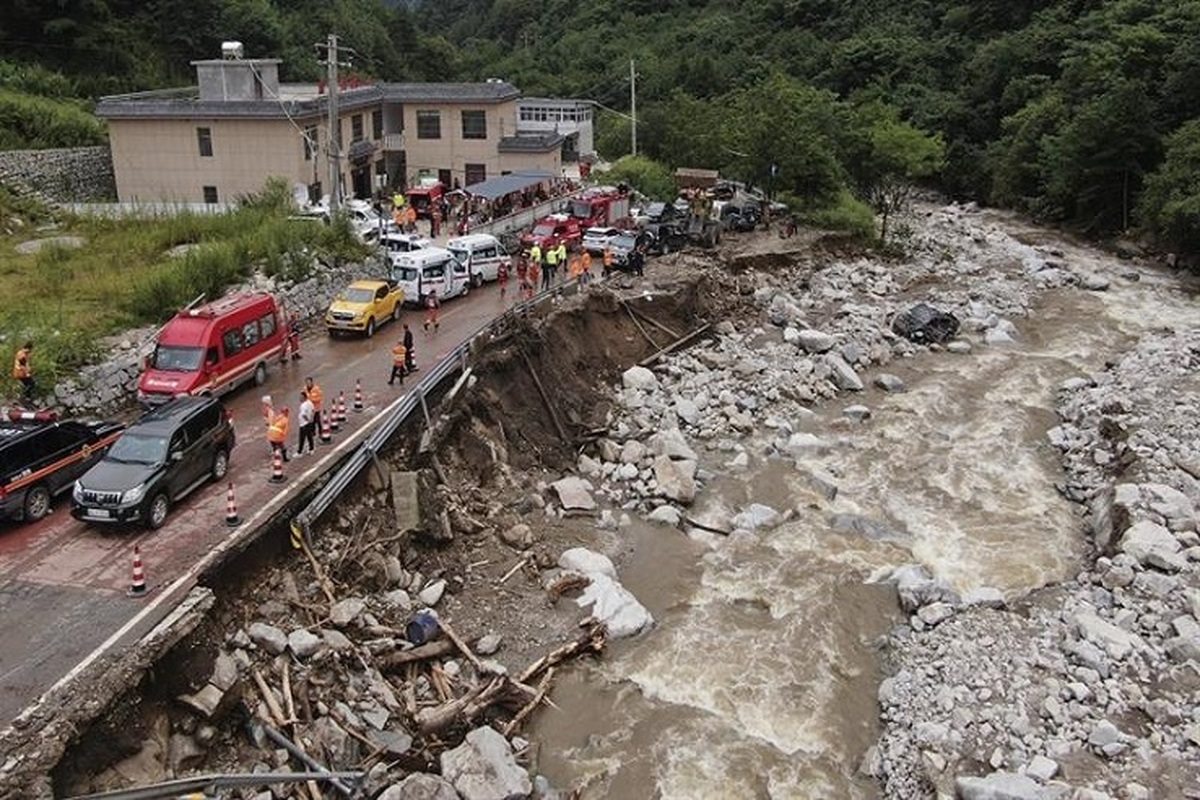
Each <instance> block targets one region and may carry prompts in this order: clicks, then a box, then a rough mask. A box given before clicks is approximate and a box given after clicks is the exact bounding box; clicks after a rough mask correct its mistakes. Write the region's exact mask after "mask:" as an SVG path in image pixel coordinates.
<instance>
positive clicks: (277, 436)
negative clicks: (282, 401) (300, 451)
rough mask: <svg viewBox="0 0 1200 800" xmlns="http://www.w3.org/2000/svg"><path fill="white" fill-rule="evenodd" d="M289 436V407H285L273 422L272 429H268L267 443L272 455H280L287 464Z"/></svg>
mask: <svg viewBox="0 0 1200 800" xmlns="http://www.w3.org/2000/svg"><path fill="white" fill-rule="evenodd" d="M287 435H288V407H287V406H284V407H283V408H281V409H280V410H279V413H278V414H276V415H275V417H274V419H272V420H271V425H270V427H268V428H267V441H268V442H269V443H270V445H271V453H272V454H274V453H279V455H280V457H282V458H283V460H284V461H285V462H286V461H287V460H288V454H287Z"/></svg>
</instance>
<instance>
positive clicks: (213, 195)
mask: <svg viewBox="0 0 1200 800" xmlns="http://www.w3.org/2000/svg"><path fill="white" fill-rule="evenodd" d="M204 202H206V203H216V202H217V187H215V186H205V187H204Z"/></svg>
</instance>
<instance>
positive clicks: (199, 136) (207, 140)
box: [196, 128, 213, 156]
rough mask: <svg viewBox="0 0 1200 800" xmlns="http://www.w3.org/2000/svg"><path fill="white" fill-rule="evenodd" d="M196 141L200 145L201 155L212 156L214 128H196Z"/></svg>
mask: <svg viewBox="0 0 1200 800" xmlns="http://www.w3.org/2000/svg"><path fill="white" fill-rule="evenodd" d="M196 140H197V141H198V142H199V143H200V155H201V156H212V154H213V149H212V128H196Z"/></svg>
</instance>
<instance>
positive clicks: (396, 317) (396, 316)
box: [392, 303, 400, 322]
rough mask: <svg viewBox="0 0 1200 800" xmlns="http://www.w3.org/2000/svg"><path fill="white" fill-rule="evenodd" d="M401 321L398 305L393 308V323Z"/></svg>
mask: <svg viewBox="0 0 1200 800" xmlns="http://www.w3.org/2000/svg"><path fill="white" fill-rule="evenodd" d="M399 321H400V304H399V303H396V305H394V306H392V322H399Z"/></svg>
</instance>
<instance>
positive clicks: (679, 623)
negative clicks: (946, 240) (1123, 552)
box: [534, 242, 1195, 800]
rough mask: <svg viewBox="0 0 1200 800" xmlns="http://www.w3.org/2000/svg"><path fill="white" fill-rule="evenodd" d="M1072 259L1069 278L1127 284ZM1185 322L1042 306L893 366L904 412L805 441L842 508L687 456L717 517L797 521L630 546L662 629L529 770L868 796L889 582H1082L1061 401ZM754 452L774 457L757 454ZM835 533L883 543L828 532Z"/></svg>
mask: <svg viewBox="0 0 1200 800" xmlns="http://www.w3.org/2000/svg"><path fill="white" fill-rule="evenodd" d="M1014 246H1015V247H1017V248H1018V249H1019V245H1016V243H1015V242H1014ZM1062 246H1063V247H1064V248H1067V249H1069V257H1070V259H1071V261H1072V263H1076V264H1079V263H1085V264H1086V266H1088V267H1091V268H1094V269H1095V270H1096V271H1104V272H1105V273H1106V274H1111V275H1114V276H1115V275H1117V274H1118V270H1119V269H1123V268H1122V267H1119V266H1118V265H1116V264H1115V262H1113V261H1111V260H1109V259H1107V258H1106V257H1102V256H1096V255H1095V254H1093V253H1091V252H1089V251H1085V250H1079V249H1070V248H1069V245H1062ZM1194 319H1195V311H1194V303H1193V302H1192V301H1191V300H1189V299H1188V298H1187V297H1185V296H1184V294H1183V293H1181V292H1179V291H1178V290H1177V289H1176V288H1175V284H1174V280H1173V279H1172V278H1170V277H1168V276H1163V275H1153V274H1152V275H1145V276H1144V277H1143V279H1142V280H1141V281H1137V282H1133V281H1128V280H1122V279H1120V278H1116V277H1114V278H1113V285H1112V288H1111V289H1110V290H1109V291H1107V292H1084V291H1081V290H1078V289H1068V290H1055V291H1051V292H1047V293H1045V294H1043V295H1042V296H1041V298H1040V300H1039V301H1038V302H1037V303H1036V304H1035V306H1034V308H1033V312H1032V313H1031V315H1030V316H1029V317H1028V318H1026V319H1022V320H1015V321H1016V322H1017V324H1018V328H1019V331H1020V338H1019V340H1018V341H1017V342H1016V344H1013V345H1007V346H1003V347H985V346H982V345H979V346H976V348H975V350H974V351H973V352H972V353H971V354H969V355H953V354H948V353H930V354H924V355H921V356H919V357H917V358H914V359H911V360H909V361H903V362H894V363H892V364H890V365H888V366H887V368H886V371H888V372H891V373H893V374H897V375H899V376H900V377H901V378H902V379H903V380H904V381H905V383H906V385H907V391H906V392H904V393H897V394H884V393H883V392H882V391H880V390H877V389H874V388H869V389H868V390H867V391H865V392H863V393H861V394H860V395H856V396H854V397H853V398H846V397H843V398H839V399H838V400H836V401H834V402H832V403H829V404H826V405H825V406H823V407H821V408H818V409H815V410H816V411H817V414H816V417H815V418H813V419H811V420H809V421H808V422H806V423H804V424H803V427H802V429H803V430H807V431H809V432H811V433H814V434H817V435H819V436H821V437H822V438H825V439H827V440H829V441H830V442H832V443H833V446H832V447H831V448H830V449H828V450H827V451H825V452H823V453H822V454H820V455H816V456H813V457H812V458H811V459H806V462H807V464H806V465H809V466H814V467H818V468H820V469H821V470H823V471H824V472H826V473H828V474H831V475H833V476H835V479H836V483H837V485H838V488H839V491H838V494H837V496H836V498H835V499H834V500H832V501H829V500H825V499H824V498H820V497H817V496H815V495H814V493H813V492H812V491H811V489H809V488H808V487H807V484H806V483H805V480H804V476H803V475H802V474H801V472H800V471H799V470H798V469H797V468H796V466H795V465H794V464H793V463H792V462H791V461H790V460H780V459H765V458H761V457H760V458H752V460H751V464H750V467H749V469H747V470H744V471H741V472H737V473H733V472H728V471H723V470H722V467H721V465H722V464H723V463H724V462H725V460H726V458H727V456H726V455H725V454H720V453H714V452H712V451H706V450H703V449H699V450H698V452H699V453H700V457H701V462H702V464H703V466H704V467H705V468H706V469H709V470H710V471H713V472H715V473H717V474H718V477H717V479H716V480H714V481H711V482H710V483H709V484H707V485H706V486H705V488H704V492H705V493H707V494H709V495H710V498H711V497H716V498H718V499H719V500H720V501H721V502H723V503H724V504H725V505H726V506H728V507H729V508H732V509H735V510H737V509H741V508H744V507H745V506H746V505H748V504H749V503H762V504H764V505H768V506H771V507H773V508H775V509H777V510H779V511H785V510H788V509H791V510H793V512H794V516H793V517H792V519H791V520H790V521H788V522H786V523H785V524H783V525H781V526H779V527H777V528H775V529H772V530H768V531H760V532H758V533H755V534H753V535H749V536H746V535H735V536H732V537H728V538H725V537H720V536H715V535H708V534H701V535H699V536H697V537H696V538H695V540H693V539H689V538H688V537H687V536H685V535H683V534H681V533H680V532H678V531H676V530H673V529H667V528H663V527H654V526H649V525H647V524H644V523H635V524H634V525H633V526H630V527H629V528H625V529H623V530H622V534H621V535H623V536H626V537H629V538H630V540H631V541H632V542H633V554H632V557H631V559H630V563H629V564H628V566H627V567H626V568H625V569H624V571H623V573H622V581H623V583H624V584H625V585H626V587H627V588H629V589H630V590H631V591H632V592H633V593H634V594H635V595H636V596H637V597H638V598H639V599H640V600H641V601H642V602H643V603H644V604H645V605H646V606H647V607H648V608H649V609H650V611H651V612H652V613H653V614H654V616H655V619H656V621H657V624H656V626H655V628H654V629H653V630H652V631H650V632H649V633H647V634H644V635H642V636H640V637H638V638H636V639H634V640H631V641H626V642H620V643H618V644H616V645H615V646H614V647H613V648H612V650H611V652H610V654H609V656H608V657H607V658H606V659H604V660H603V661H602V662H598V663H596V664H594V665H589V666H583V667H580V668H578V669H576V670H575V671H574V672H573V673H571V674H569V675H566V676H564V678H563V679H562V680H561V681H560V682H559V684H558V685H556V688H555V692H554V696H553V699H554V702H555V703H556V704H557V705H558V707H559V710H558V711H553V710H551V711H548V712H545V713H543V714H541V715H540V717H539V720H538V723H537V727H536V730H535V731H534V734H535V738H537V739H538V740H539V741H541V742H543V743H547V744H544V745H543V748H542V751H541V755H540V759H539V767H540V769H541V770H542V771H543V772H544V773H545V774H547V775H548V776H549V777H550V778H551V780H552V781H553V782H554V783H555V784H556V785H558V786H563V787H566V786H576V785H582V786H585V787H586V788H585V791H584V794H583V796H584V797H588V798H591V797H596V798H600V797H606V798H630V800H634V799H635V798H658V797H661V798H670V799H671V800H674V799H676V798H679V799H685V798H686V799H688V800H690V799H691V798H714V799H716V798H731V799H732V798H738V799H739V800H741V799H742V798H813V797H847V798H870V797H876V796H878V789H877V787H876V785H875V784H874V782H873V781H872V780H871V779H869V778H866V777H863V776H861V775H859V774H858V767H859V764H860V763H861V760H862V757H863V755H864V753H865V752H866V750H867V748H868V747H869V746H870V745H871V744H872V743H873V742H874V740H875V738H876V736H877V733H878V727H877V726H878V721H877V706H876V702H875V697H876V690H877V686H878V681H879V680H880V678H881V674H880V673H881V667H880V661H879V645H880V642H881V639H882V634H884V633H885V632H886V631H887V630H888V628H889V627H890V626H891V625H893V624H896V623H898V622H903V621H904V620H903V618H902V617H901V615H900V612H899V609H898V608H897V606H896V603H895V599H894V593H893V591H892V589H891V588H890V587H888V586H887V585H885V584H881V583H879V582H878V581H879V579H880V578H881V577H883V576H885V575H886V574H887V573H888V572H889V571H890V570H891V569H892V568H894V567H897V566H900V565H903V564H908V563H920V564H922V565H924V566H925V567H926V568H927V569H928V570H929V571H930V572H932V573H933V574H935V575H936V576H938V577H940V578H943V579H945V580H946V581H948V582H950V583H951V584H952V585H954V586H955V587H956V588H957V589H959V590H960V591H965V590H969V589H972V588H977V587H983V586H990V587H995V588H998V589H1000V590H1002V591H1003V592H1004V593H1005V594H1006V595H1008V596H1010V597H1011V596H1014V595H1018V594H1020V593H1022V592H1025V591H1027V590H1029V589H1032V588H1035V587H1038V586H1042V585H1045V584H1048V583H1053V582H1056V581H1059V580H1061V579H1062V578H1064V577H1065V576H1068V575H1071V574H1073V572H1074V571H1075V570H1076V568H1077V566H1078V564H1079V559H1080V557H1081V555H1082V552H1083V541H1084V539H1083V535H1082V526H1083V521H1082V517H1081V516H1080V513H1079V509H1078V508H1077V507H1076V506H1074V505H1073V504H1071V503H1069V502H1067V501H1066V500H1065V499H1063V498H1062V496H1060V495H1059V493H1058V492H1057V491H1056V489H1055V488H1054V484H1055V482H1056V481H1057V480H1059V479H1060V477H1061V476H1060V471H1059V466H1058V459H1057V453H1056V452H1055V451H1054V450H1053V449H1052V448H1051V447H1050V445H1049V444H1048V442H1047V440H1046V435H1045V434H1046V431H1047V430H1048V429H1049V428H1050V427H1052V426H1053V425H1055V424H1056V421H1057V420H1056V416H1055V413H1054V410H1053V409H1054V395H1055V389H1056V387H1058V386H1059V385H1060V384H1061V383H1062V382H1063V381H1064V380H1066V379H1068V378H1071V377H1075V376H1079V375H1083V374H1087V373H1089V372H1093V371H1098V370H1100V369H1101V368H1102V367H1103V361H1104V359H1105V357H1107V356H1108V355H1110V354H1113V353H1117V352H1119V351H1120V350H1121V349H1123V348H1124V346H1125V345H1126V344H1127V343H1128V342H1129V341H1130V340H1131V338H1132V337H1136V336H1137V335H1138V334H1139V333H1140V332H1142V331H1144V330H1147V329H1148V328H1150V327H1153V326H1158V325H1191V324H1194ZM870 377H871V376H870V375H865V376H864V379H865V380H867V382H868V383H869V378H870ZM850 403H863V404H865V405H867V406H869V407H870V408H871V410H872V417H871V419H870V420H868V421H867V422H865V423H858V424H849V423H847V422H846V421H845V420H844V419H843V416H842V409H843V407H844V406H845V405H848V404H850ZM770 433H771V432H770V431H767V430H762V431H761V434H762V435H763V436H764V437H766V436H767V435H769V434H770ZM764 440H765V439H764ZM746 444H747V451H748V452H749V453H752V454H753V453H762V452H764V447H763V442H762V441H750V442H747V443H746ZM839 515H840V516H841V518H842V519H843V520H844V519H851V518H857V519H863V520H868V521H870V522H871V523H872V524H873V527H871V528H870V530H871V531H872V532H875V533H878V532H880V531H883V532H886V535H884V536H878V535H875V536H872V535H865V534H863V533H855V532H853V531H850V532H847V531H845V530H844V526H842V527H841V528H839V529H835V527H834V526H833V525H832V524H831V520H833V519H834V518H835V517H838V516H839Z"/></svg>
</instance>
